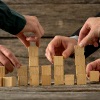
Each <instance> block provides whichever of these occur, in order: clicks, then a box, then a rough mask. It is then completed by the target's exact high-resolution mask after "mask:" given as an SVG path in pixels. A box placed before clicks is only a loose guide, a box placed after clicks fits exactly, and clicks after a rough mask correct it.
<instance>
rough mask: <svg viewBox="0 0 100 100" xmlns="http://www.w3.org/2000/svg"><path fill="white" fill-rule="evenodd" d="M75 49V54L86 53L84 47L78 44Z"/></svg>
mask: <svg viewBox="0 0 100 100" xmlns="http://www.w3.org/2000/svg"><path fill="white" fill-rule="evenodd" d="M74 49H75V52H74V53H75V56H83V55H84V47H79V46H78V45H76V46H75V47H74Z"/></svg>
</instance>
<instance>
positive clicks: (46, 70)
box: [41, 65, 51, 75]
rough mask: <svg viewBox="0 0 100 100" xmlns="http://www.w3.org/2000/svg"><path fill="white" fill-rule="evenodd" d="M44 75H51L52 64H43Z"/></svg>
mask: <svg viewBox="0 0 100 100" xmlns="http://www.w3.org/2000/svg"><path fill="white" fill-rule="evenodd" d="M41 69H42V75H51V65H43V66H41Z"/></svg>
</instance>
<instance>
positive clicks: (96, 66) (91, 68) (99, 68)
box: [86, 59, 100, 77]
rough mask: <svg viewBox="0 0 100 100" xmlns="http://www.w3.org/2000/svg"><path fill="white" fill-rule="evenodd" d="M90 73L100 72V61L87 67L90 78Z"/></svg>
mask: <svg viewBox="0 0 100 100" xmlns="http://www.w3.org/2000/svg"><path fill="white" fill-rule="evenodd" d="M90 71H100V59H97V60H95V61H93V62H91V63H89V64H88V65H87V67H86V73H87V76H88V77H89V76H90Z"/></svg>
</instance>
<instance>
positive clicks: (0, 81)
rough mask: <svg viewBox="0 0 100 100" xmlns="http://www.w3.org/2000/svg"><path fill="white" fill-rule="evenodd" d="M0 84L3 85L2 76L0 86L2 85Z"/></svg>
mask: <svg viewBox="0 0 100 100" xmlns="http://www.w3.org/2000/svg"><path fill="white" fill-rule="evenodd" d="M2 86H3V78H2V77H0V87H2Z"/></svg>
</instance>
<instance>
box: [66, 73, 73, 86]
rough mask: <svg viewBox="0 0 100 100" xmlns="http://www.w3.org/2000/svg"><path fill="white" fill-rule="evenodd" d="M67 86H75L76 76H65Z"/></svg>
mask: <svg viewBox="0 0 100 100" xmlns="http://www.w3.org/2000/svg"><path fill="white" fill-rule="evenodd" d="M65 85H74V75H65Z"/></svg>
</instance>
